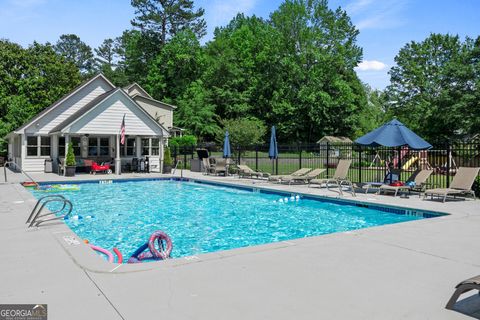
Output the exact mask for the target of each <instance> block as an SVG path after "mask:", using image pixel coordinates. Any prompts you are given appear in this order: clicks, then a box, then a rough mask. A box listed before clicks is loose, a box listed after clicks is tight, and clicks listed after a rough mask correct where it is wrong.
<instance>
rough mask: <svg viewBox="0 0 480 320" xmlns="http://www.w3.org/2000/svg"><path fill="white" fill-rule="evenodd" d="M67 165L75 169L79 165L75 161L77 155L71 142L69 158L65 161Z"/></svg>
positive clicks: (68, 150) (68, 152)
mask: <svg viewBox="0 0 480 320" xmlns="http://www.w3.org/2000/svg"><path fill="white" fill-rule="evenodd" d="M65 164H66V165H67V166H69V167H73V166H75V165H76V164H77V162H76V161H75V154H74V153H73V144H72V143H71V142H70V143H69V144H68V149H67V158H66V159H65Z"/></svg>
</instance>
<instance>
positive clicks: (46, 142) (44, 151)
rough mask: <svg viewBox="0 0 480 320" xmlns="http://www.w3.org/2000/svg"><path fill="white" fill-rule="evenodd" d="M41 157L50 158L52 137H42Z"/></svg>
mask: <svg viewBox="0 0 480 320" xmlns="http://www.w3.org/2000/svg"><path fill="white" fill-rule="evenodd" d="M40 155H41V156H50V137H40Z"/></svg>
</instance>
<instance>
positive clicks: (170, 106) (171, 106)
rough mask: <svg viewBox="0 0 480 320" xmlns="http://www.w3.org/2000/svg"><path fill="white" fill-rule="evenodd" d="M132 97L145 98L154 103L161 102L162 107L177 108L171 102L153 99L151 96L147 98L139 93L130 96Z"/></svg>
mask: <svg viewBox="0 0 480 320" xmlns="http://www.w3.org/2000/svg"><path fill="white" fill-rule="evenodd" d="M132 99H133V100H135V99H143V100H147V101H149V102H153V103H155V104H161V105H162V107H168V108H170V109H177V107H176V106H174V105H172V104H168V103H165V102H162V101H159V100H155V99H153V98H147V97H145V96H142V95H140V94H135V95H133V96H132Z"/></svg>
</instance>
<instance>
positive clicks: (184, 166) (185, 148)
mask: <svg viewBox="0 0 480 320" xmlns="http://www.w3.org/2000/svg"><path fill="white" fill-rule="evenodd" d="M186 168H187V147H183V169H186Z"/></svg>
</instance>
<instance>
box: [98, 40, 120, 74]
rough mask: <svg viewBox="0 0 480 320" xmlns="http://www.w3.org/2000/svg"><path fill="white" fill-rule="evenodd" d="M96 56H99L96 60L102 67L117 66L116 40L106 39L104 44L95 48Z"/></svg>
mask: <svg viewBox="0 0 480 320" xmlns="http://www.w3.org/2000/svg"><path fill="white" fill-rule="evenodd" d="M95 54H96V55H97V57H96V60H97V63H99V64H100V65H104V64H107V65H109V66H110V67H113V66H114V65H115V63H114V60H115V55H116V53H115V40H113V39H110V38H109V39H105V40H103V42H102V44H101V45H100V46H99V47H98V48H95Z"/></svg>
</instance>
